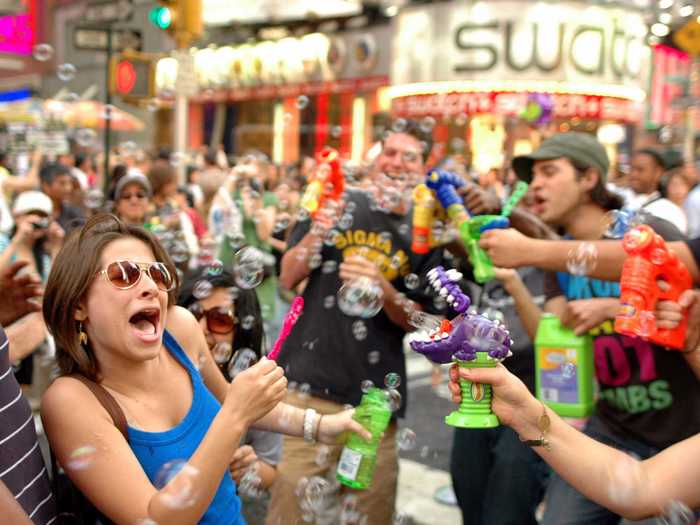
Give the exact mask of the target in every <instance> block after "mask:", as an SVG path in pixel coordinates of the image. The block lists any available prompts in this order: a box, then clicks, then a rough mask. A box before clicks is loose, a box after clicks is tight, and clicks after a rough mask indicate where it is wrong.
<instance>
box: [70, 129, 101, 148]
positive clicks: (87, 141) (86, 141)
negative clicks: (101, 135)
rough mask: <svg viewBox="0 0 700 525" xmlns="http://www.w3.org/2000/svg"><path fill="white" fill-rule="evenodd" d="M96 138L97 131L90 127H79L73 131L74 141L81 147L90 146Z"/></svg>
mask: <svg viewBox="0 0 700 525" xmlns="http://www.w3.org/2000/svg"><path fill="white" fill-rule="evenodd" d="M96 140H97V132H96V131H95V130H94V129H90V128H80V129H78V130H77V131H76V132H75V141H76V142H77V143H78V145H79V146H81V147H83V148H89V147H91V146H92V145H93V144H94V143H95V141H96Z"/></svg>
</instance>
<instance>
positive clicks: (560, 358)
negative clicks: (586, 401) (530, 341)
mask: <svg viewBox="0 0 700 525" xmlns="http://www.w3.org/2000/svg"><path fill="white" fill-rule="evenodd" d="M537 355H538V365H539V374H540V398H541V399H542V401H549V402H551V403H569V404H576V403H579V402H580V398H579V392H578V377H579V370H578V354H577V351H576V349H575V348H538V350H537Z"/></svg>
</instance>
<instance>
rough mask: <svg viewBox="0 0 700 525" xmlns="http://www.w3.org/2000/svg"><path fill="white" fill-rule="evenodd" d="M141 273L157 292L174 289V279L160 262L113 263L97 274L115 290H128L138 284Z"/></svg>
mask: <svg viewBox="0 0 700 525" xmlns="http://www.w3.org/2000/svg"><path fill="white" fill-rule="evenodd" d="M143 272H146V273H147V274H148V276H149V277H150V278H151V280H152V281H153V282H154V283H155V284H156V286H157V287H158V289H159V290H162V291H163V292H169V291H170V290H172V289H173V288H175V281H174V279H173V278H172V276H171V275H170V272H169V271H168V268H167V267H166V266H165V265H164V264H163V263H161V262H150V263H142V262H135V261H115V262H113V263H110V264H109V265H108V266H107V268H105V269H104V270H100V271H99V272H97V273H98V274H100V275H104V276H105V277H106V278H107V280H108V281H109V282H110V283H111V284H112V285H113V286H114V287H115V288H119V289H120V290H128V289H129V288H132V287H134V286H136V285H137V284H138V282H139V281H140V280H141V274H142V273H143Z"/></svg>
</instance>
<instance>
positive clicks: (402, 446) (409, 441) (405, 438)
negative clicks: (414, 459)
mask: <svg viewBox="0 0 700 525" xmlns="http://www.w3.org/2000/svg"><path fill="white" fill-rule="evenodd" d="M396 446H398V447H399V450H413V449H414V448H416V433H415V432H414V431H413V430H411V429H410V428H402V429H401V430H399V431H398V432H397V433H396Z"/></svg>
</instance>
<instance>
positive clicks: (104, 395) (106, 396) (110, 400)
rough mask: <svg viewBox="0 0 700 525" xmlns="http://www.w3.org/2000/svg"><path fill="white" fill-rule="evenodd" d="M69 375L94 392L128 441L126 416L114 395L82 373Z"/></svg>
mask: <svg viewBox="0 0 700 525" xmlns="http://www.w3.org/2000/svg"><path fill="white" fill-rule="evenodd" d="M69 377H72V378H73V379H77V380H78V381H80V382H82V383H83V384H84V385H85V386H86V387H88V388H89V389H90V391H91V392H92V393H93V394H94V396H95V397H96V398H97V400H98V401H99V402H100V404H101V405H102V406H103V407H104V409H105V410H106V411H107V413H108V414H109V416H110V417H111V418H112V421H113V422H114V426H115V427H117V428H118V429H119V432H121V433H122V435H123V436H124V439H126V440H127V442H128V441H129V432H128V430H127V424H126V416H125V415H124V411H123V410H122V407H120V406H119V403H117V400H116V399H114V396H112V394H110V393H109V392H108V391H107V389H106V388H105V387H103V386H102V385H100V384H99V383H95V382H94V381H92V380H90V379H88V378H87V377H85V376H84V375H82V374H71V375H70V376H69Z"/></svg>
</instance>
